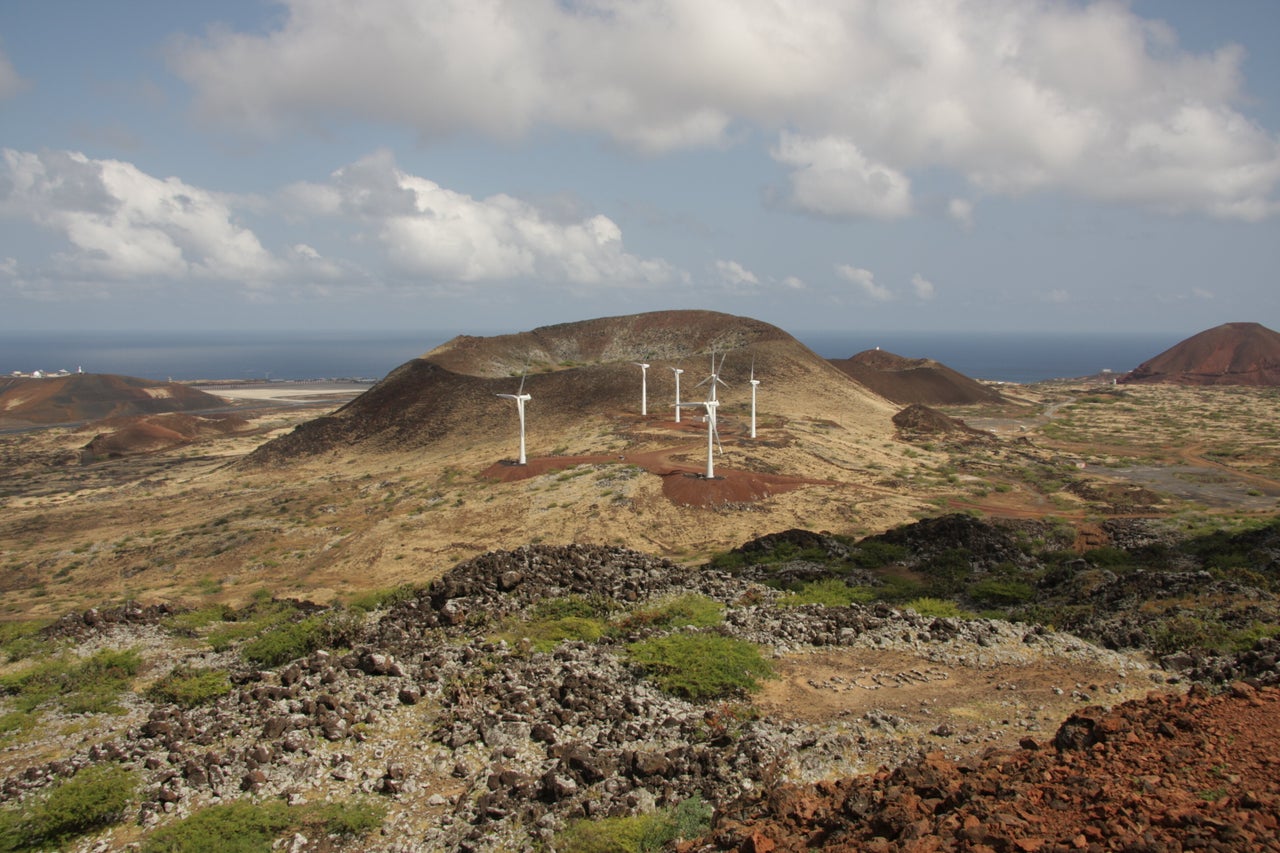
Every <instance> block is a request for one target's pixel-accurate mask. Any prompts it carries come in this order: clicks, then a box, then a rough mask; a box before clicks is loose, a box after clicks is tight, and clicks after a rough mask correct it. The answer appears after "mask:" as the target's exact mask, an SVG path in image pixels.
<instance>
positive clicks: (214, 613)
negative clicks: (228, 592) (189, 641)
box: [160, 604, 235, 637]
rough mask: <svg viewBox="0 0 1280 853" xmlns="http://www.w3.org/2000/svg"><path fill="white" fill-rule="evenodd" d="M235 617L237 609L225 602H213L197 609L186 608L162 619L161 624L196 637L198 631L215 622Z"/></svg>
mask: <svg viewBox="0 0 1280 853" xmlns="http://www.w3.org/2000/svg"><path fill="white" fill-rule="evenodd" d="M234 618H235V611H234V610H232V609H231V608H230V607H229V606H227V605H225V604H212V605H210V606H208V607H201V608H198V609H196V610H184V611H182V612H181V613H174V614H172V615H171V616H166V617H165V618H164V619H163V620H161V623H160V624H161V625H163V626H164V627H165V628H168V629H169V630H170V631H173V632H174V633H175V634H181V635H183V636H187V637H194V636H195V635H196V632H197V631H199V630H200V629H201V628H204V627H205V626H207V625H210V624H212V623H214V622H229V621H231V620H233V619H234Z"/></svg>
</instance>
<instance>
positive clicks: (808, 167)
mask: <svg viewBox="0 0 1280 853" xmlns="http://www.w3.org/2000/svg"><path fill="white" fill-rule="evenodd" d="M771 153H772V155H773V158H774V159H775V160H777V161H778V162H779V163H783V164H785V165H787V166H790V167H791V168H792V172H791V195H790V199H789V201H790V203H791V204H792V205H794V206H795V207H797V208H799V209H801V210H805V211H808V212H810V213H818V214H822V215H824V216H835V217H872V218H876V219H898V218H901V217H903V216H907V215H908V214H910V213H911V181H910V180H909V179H908V178H907V176H906V175H904V174H902V173H901V172H899V171H897V170H896V169H892V168H890V167H889V166H886V165H884V164H883V163H874V162H872V161H870V160H868V159H867V158H866V156H865V155H864V154H863V153H862V152H861V151H860V150H858V147H857V146H856V145H854V144H853V143H852V142H850V141H848V140H847V139H842V138H839V137H834V136H826V137H822V138H817V139H815V138H806V137H801V136H796V135H794V134H790V133H784V134H782V138H781V140H780V141H779V142H778V145H777V146H776V147H775V148H774V149H773V150H772V152H771Z"/></svg>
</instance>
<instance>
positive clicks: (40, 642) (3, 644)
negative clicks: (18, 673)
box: [0, 619, 50, 661]
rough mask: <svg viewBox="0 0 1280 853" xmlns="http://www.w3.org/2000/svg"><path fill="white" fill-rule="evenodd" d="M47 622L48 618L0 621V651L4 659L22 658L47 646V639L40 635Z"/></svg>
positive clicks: (14, 659) (48, 622)
mask: <svg viewBox="0 0 1280 853" xmlns="http://www.w3.org/2000/svg"><path fill="white" fill-rule="evenodd" d="M49 624H50V621H49V620H48V619H36V620H27V621H23V622H0V652H3V653H4V657H5V660H9V661H16V660H23V659H24V658H28V657H31V656H32V655H34V654H35V653H36V652H37V651H39V650H40V649H42V648H44V647H45V646H47V645H48V643H49V641H48V640H46V639H44V638H43V637H41V636H40V631H41V629H43V628H44V627H45V626H47V625H49Z"/></svg>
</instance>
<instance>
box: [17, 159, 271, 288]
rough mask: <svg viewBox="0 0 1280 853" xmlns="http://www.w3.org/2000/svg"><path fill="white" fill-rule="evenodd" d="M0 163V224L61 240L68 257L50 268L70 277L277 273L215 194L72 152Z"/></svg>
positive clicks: (243, 277) (249, 278) (254, 276)
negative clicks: (28, 225) (39, 230)
mask: <svg viewBox="0 0 1280 853" xmlns="http://www.w3.org/2000/svg"><path fill="white" fill-rule="evenodd" d="M3 157H4V160H3V171H0V214H4V215H7V216H12V217H17V218H20V219H26V220H29V221H32V222H35V223H37V224H39V225H41V226H44V227H45V228H48V229H50V230H52V231H54V232H56V233H59V234H61V235H62V236H63V237H64V238H65V239H66V241H67V243H68V247H67V250H66V251H64V252H62V253H61V254H60V255H59V256H58V257H57V258H55V266H57V267H59V268H61V269H62V271H63V272H64V273H66V274H68V275H76V276H89V277H99V278H106V279H114V280H132V279H137V278H148V279H151V278H165V279H185V278H206V279H222V280H234V281H240V282H246V283H252V282H255V281H258V280H261V279H267V278H271V277H273V276H275V275H277V274H278V273H279V271H280V270H279V265H278V262H277V261H276V259H274V258H273V257H272V256H271V255H270V254H269V253H268V252H267V251H266V250H265V249H264V248H263V247H262V245H261V244H260V243H259V242H258V238H257V237H256V236H255V235H254V233H253V232H252V231H250V230H249V229H247V228H244V227H242V226H240V225H238V224H236V222H235V221H234V217H233V214H232V211H231V208H230V206H229V205H228V203H227V201H226V200H225V199H224V198H223V197H221V196H219V195H217V194H215V193H211V192H209V191H207V190H203V189H200V188H198V187H193V186H191V185H189V184H185V183H183V182H182V181H180V180H178V179H177V178H164V179H161V178H156V177H153V176H151V175H148V174H146V173H144V172H142V171H140V170H139V169H138V168H137V167H135V166H133V165H132V164H130V163H124V162H121V161H119V160H92V159H90V158H88V157H86V156H85V155H83V154H80V153H78V152H68V151H43V152H41V153H39V154H33V153H29V152H22V151H14V150H12V149H4V152H3Z"/></svg>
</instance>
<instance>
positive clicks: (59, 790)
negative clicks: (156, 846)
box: [0, 764, 138, 851]
mask: <svg viewBox="0 0 1280 853" xmlns="http://www.w3.org/2000/svg"><path fill="white" fill-rule="evenodd" d="M137 788H138V779H137V776H136V775H135V774H133V773H132V772H130V771H128V770H125V769H124V768H121V767H117V766H115V765H109V764H102V765H95V766H92V767H87V768H85V769H84V770H81V771H80V772H79V773H77V774H76V775H75V776H73V777H72V778H70V779H68V780H67V781H65V782H62V783H61V784H59V785H57V786H56V787H54V788H52V789H50V790H49V791H48V792H47V793H45V794H44V795H42V796H40V797H37V798H34V799H32V800H29V801H27V802H25V803H23V805H22V807H21V808H20V809H19V808H14V807H8V808H5V809H4V810H3V811H2V812H0V851H9V850H41V849H47V848H49V847H51V846H60V845H61V844H63V843H64V842H66V841H69V840H70V839H73V838H76V837H78V836H81V835H85V834H87V833H90V832H94V831H97V830H99V829H103V828H105V827H108V826H111V825H112V824H115V823H119V822H120V821H122V820H123V819H124V818H125V816H126V812H127V811H128V810H129V808H130V806H131V805H132V804H133V799H134V793H135V792H136V790H137Z"/></svg>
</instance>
